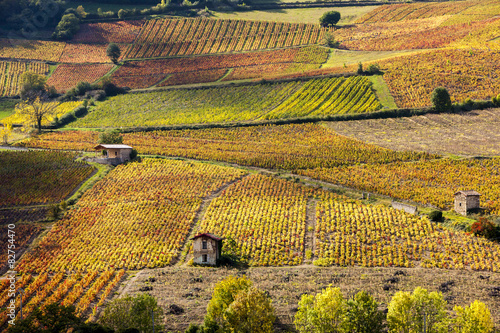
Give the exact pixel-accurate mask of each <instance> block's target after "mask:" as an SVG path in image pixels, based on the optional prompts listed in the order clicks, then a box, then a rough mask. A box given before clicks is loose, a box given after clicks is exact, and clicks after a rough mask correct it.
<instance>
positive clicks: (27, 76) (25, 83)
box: [20, 71, 47, 99]
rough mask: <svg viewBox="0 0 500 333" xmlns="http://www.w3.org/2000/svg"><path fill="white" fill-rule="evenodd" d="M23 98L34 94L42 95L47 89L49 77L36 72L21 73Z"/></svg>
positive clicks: (21, 93)
mask: <svg viewBox="0 0 500 333" xmlns="http://www.w3.org/2000/svg"><path fill="white" fill-rule="evenodd" d="M20 85H21V92H20V95H21V98H22V99H26V98H32V97H33V96H34V95H36V96H40V95H41V94H43V93H44V92H46V91H47V78H46V77H45V76H44V75H40V74H37V73H34V72H29V71H28V72H25V73H23V74H22V75H21V79H20Z"/></svg>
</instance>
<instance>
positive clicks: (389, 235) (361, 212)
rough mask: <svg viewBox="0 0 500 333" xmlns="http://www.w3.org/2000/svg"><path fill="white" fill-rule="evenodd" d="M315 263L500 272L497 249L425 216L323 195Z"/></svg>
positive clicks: (318, 212) (498, 247)
mask: <svg viewBox="0 0 500 333" xmlns="http://www.w3.org/2000/svg"><path fill="white" fill-rule="evenodd" d="M316 219H317V224H316V230H315V233H316V239H317V249H316V252H315V256H316V257H317V258H318V260H317V261H316V262H315V263H316V264H317V265H324V266H327V265H339V266H354V265H360V266H363V267H374V266H382V267H393V266H396V267H416V266H420V267H427V268H446V269H466V268H470V269H473V270H488V271H493V272H498V271H499V270H500V265H499V261H498V259H499V254H500V252H499V251H500V246H499V245H498V244H497V243H494V242H491V241H488V240H486V239H484V238H477V237H474V236H473V235H469V234H466V233H463V232H452V231H449V230H447V229H442V228H441V227H439V226H436V225H435V224H433V223H431V222H430V221H429V220H428V219H427V218H426V217H424V218H421V217H418V216H414V215H410V214H408V213H405V212H402V211H398V210H395V209H392V208H388V207H385V206H371V205H363V204H361V203H360V202H358V201H355V200H350V199H345V198H342V197H338V196H336V195H334V194H331V193H326V192H323V193H322V196H321V200H320V201H319V202H318V205H317V208H316Z"/></svg>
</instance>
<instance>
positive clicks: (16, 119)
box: [2, 101, 83, 126]
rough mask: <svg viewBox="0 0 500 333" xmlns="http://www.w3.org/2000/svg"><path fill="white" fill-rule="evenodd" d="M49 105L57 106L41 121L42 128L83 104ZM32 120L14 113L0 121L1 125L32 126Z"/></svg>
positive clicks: (78, 102) (55, 103) (79, 102)
mask: <svg viewBox="0 0 500 333" xmlns="http://www.w3.org/2000/svg"><path fill="white" fill-rule="evenodd" d="M49 103H50V104H52V105H53V106H54V105H57V106H56V108H55V110H54V115H48V116H47V118H43V119H42V126H46V125H50V124H51V123H52V122H53V121H54V120H55V119H56V118H57V119H60V118H61V117H62V116H64V115H65V114H67V113H68V112H71V111H73V110H74V109H76V108H77V107H79V106H80V105H82V103H83V102H81V101H77V102H63V103H58V102H49ZM32 120H33V119H28V118H26V116H24V115H19V114H17V113H14V114H13V115H11V116H8V117H6V118H4V119H2V122H3V123H12V124H18V125H26V123H28V125H33V124H31V122H32Z"/></svg>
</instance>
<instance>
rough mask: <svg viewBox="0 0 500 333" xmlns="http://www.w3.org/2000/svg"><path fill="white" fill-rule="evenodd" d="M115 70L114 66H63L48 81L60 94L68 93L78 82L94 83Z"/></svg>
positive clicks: (58, 67)
mask: <svg viewBox="0 0 500 333" xmlns="http://www.w3.org/2000/svg"><path fill="white" fill-rule="evenodd" d="M111 68H113V65H112V64H88V65H87V64H84V65H81V64H63V65H59V66H57V68H56V70H55V71H54V73H52V75H51V77H50V78H49V79H48V80H47V84H48V85H50V86H54V87H55V88H56V89H57V91H59V92H66V91H68V90H70V89H71V88H73V87H75V86H76V85H77V83H78V82H80V81H85V82H88V83H93V82H95V81H97V80H98V79H99V78H101V77H102V76H103V75H104V74H106V73H107V72H109V71H110V70H111Z"/></svg>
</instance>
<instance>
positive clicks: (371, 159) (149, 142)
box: [21, 124, 435, 170]
mask: <svg viewBox="0 0 500 333" xmlns="http://www.w3.org/2000/svg"><path fill="white" fill-rule="evenodd" d="M97 136H98V134H97V133H96V132H85V131H64V132H54V133H49V134H45V135H41V136H38V137H37V138H32V139H28V140H27V141H24V142H23V143H21V145H23V146H26V147H38V148H45V147H52V148H54V149H81V150H89V151H90V150H91V149H92V147H93V144H94V143H95V142H96V140H97ZM124 142H126V143H127V144H130V145H132V146H134V147H135V148H136V149H138V151H139V152H140V153H144V154H154V155H165V156H182V157H189V158H196V159H206V160H215V161H224V162H231V163H238V164H242V165H250V166H258V167H264V168H273V169H288V170H293V169H307V168H315V167H328V166H337V165H346V164H347V165H349V164H357V163H388V162H391V161H408V160H418V159H428V158H432V157H435V155H429V154H426V153H420V152H395V151H392V150H389V149H385V148H380V147H377V146H374V145H370V144H367V143H364V142H361V141H358V140H354V139H349V138H346V137H344V136H341V135H338V134H336V133H334V132H333V131H331V130H329V129H328V128H325V127H323V126H321V125H318V124H301V125H281V126H276V125H268V126H253V127H239V128H226V129H224V128H213V129H202V130H172V131H154V132H142V133H141V132H138V133H127V134H124ZM305 157H307V158H305Z"/></svg>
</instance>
